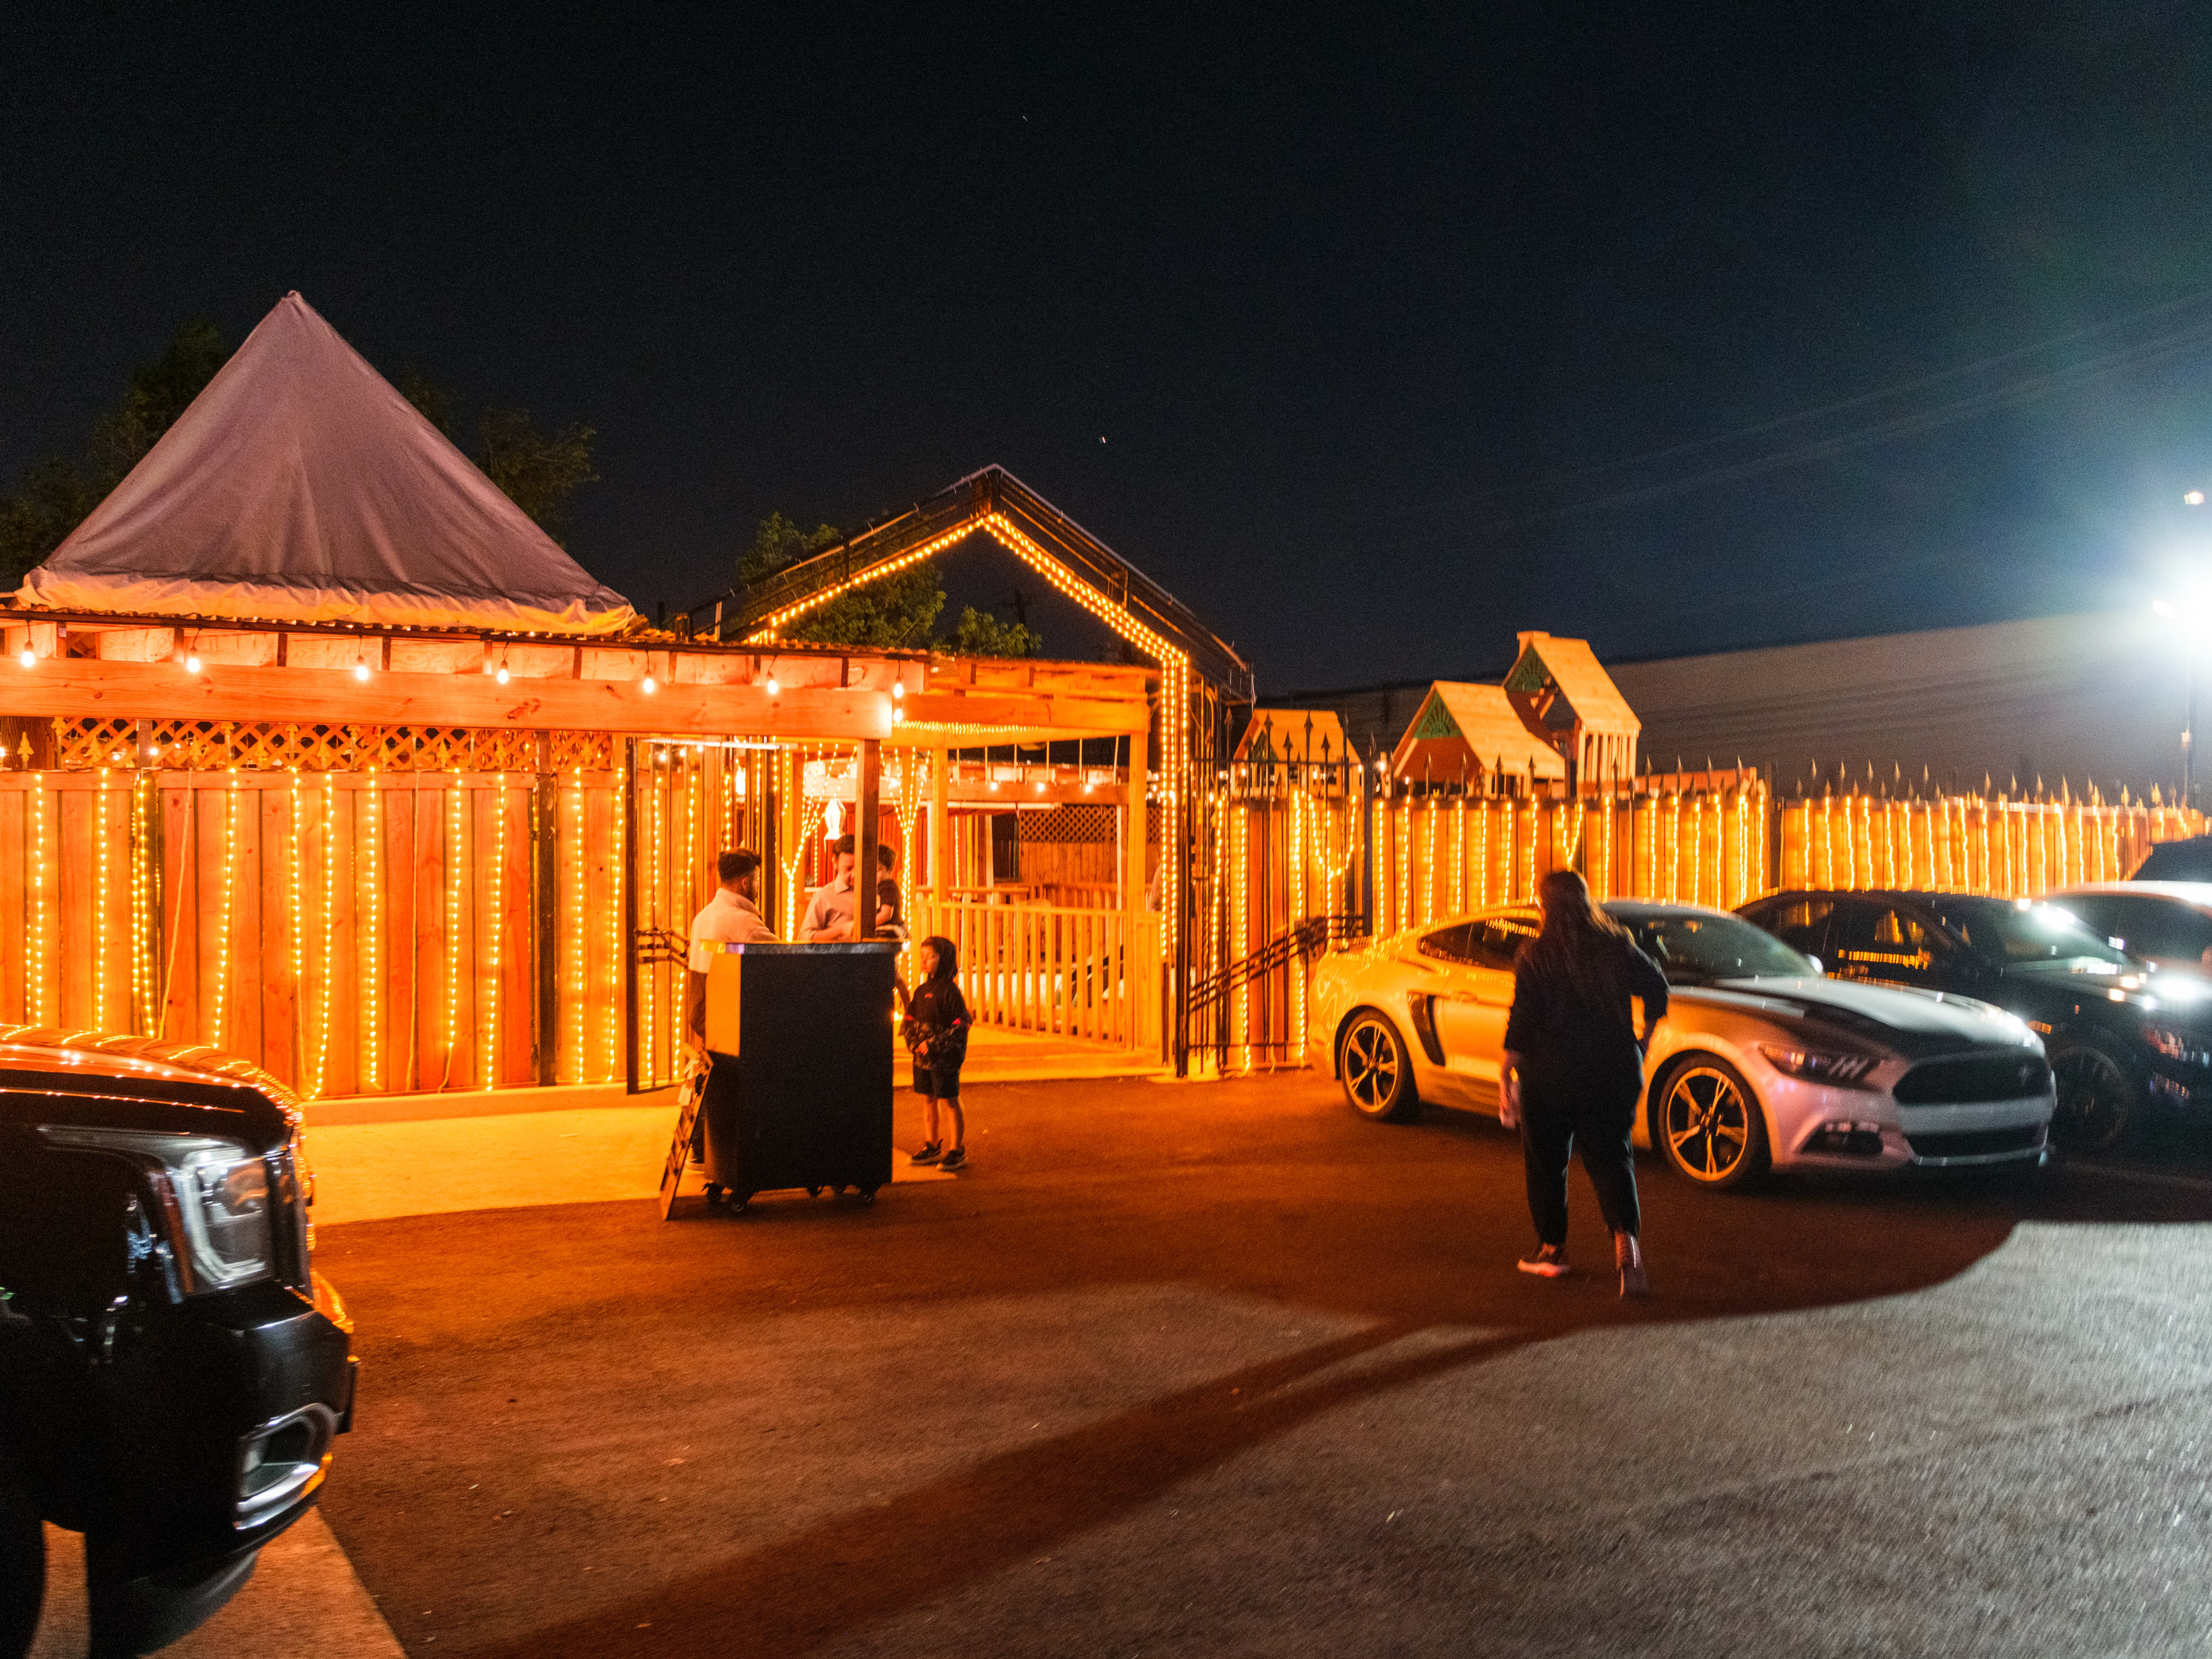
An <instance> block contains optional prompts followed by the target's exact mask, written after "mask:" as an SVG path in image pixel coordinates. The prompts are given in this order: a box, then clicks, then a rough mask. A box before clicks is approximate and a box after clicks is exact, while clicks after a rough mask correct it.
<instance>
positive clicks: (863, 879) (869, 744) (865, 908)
mask: <svg viewBox="0 0 2212 1659" xmlns="http://www.w3.org/2000/svg"><path fill="white" fill-rule="evenodd" d="M859 772H860V777H859V779H858V780H857V782H858V787H857V788H856V789H855V790H854V802H853V937H854V939H873V938H874V937H875V936H876V882H877V880H878V878H879V877H880V876H881V874H882V872H880V871H879V870H878V869H877V868H876V835H877V822H876V819H877V813H878V799H880V791H879V789H878V785H879V784H880V783H881V781H882V779H883V746H882V745H881V744H878V743H877V742H876V740H875V739H874V738H867V739H866V740H864V741H863V742H862V743H861V744H860V767H859Z"/></svg>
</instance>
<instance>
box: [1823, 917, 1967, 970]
mask: <svg viewBox="0 0 2212 1659" xmlns="http://www.w3.org/2000/svg"><path fill="white" fill-rule="evenodd" d="M1833 937H1834V939H1835V941H1836V948H1837V949H1838V951H1853V952H1856V953H1857V954H1858V955H1860V956H1863V957H1867V956H1871V957H1880V958H1881V959H1883V960H1891V959H1894V961H1895V963H1897V964H1898V965H1899V966H1905V965H1908V964H1911V965H1921V964H1923V963H1924V962H1925V961H1926V959H1927V958H1928V957H1930V956H1932V955H1933V954H1935V952H1936V951H1938V950H1940V949H1942V939H1941V938H1940V937H1939V936H1938V935H1937V934H1936V933H1934V932H1933V931H1932V930H1930V929H1929V928H1926V927H1922V926H1921V925H1920V923H1919V922H1918V921H1915V920H1914V919H1913V918H1912V917H1911V916H1910V915H1906V914H1905V912H1904V911H1902V910H1899V908H1896V906H1894V905H1889V904H1865V903H1857V902H1851V903H1844V904H1842V905H1838V907H1837V909H1836V923H1835V933H1834V935H1833Z"/></svg>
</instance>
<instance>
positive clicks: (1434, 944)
mask: <svg viewBox="0 0 2212 1659" xmlns="http://www.w3.org/2000/svg"><path fill="white" fill-rule="evenodd" d="M1474 927H1475V925H1474V923H1473V922H1471V921H1462V922H1458V923H1456V924H1455V925H1454V926H1452V927H1439V928H1437V931H1436V932H1435V933H1425V934H1424V935H1422V938H1421V942H1420V945H1419V946H1418V947H1417V948H1418V949H1419V951H1420V953H1421V954H1422V955H1423V956H1425V957H1433V958H1435V959H1436V960H1437V961H1438V962H1463V963H1465V962H1473V961H1474Z"/></svg>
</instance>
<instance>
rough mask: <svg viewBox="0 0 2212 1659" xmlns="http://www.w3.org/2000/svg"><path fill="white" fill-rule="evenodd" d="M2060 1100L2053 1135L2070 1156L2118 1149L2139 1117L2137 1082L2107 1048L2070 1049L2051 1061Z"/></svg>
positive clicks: (2053, 1115)
mask: <svg viewBox="0 0 2212 1659" xmlns="http://www.w3.org/2000/svg"><path fill="white" fill-rule="evenodd" d="M2051 1083H2052V1085H2053V1086H2054V1088H2055V1089H2056V1091H2057V1096H2058V1100H2057V1107H2056V1108H2055V1109H2053V1111H2052V1112H2051V1136H2052V1138H2053V1139H2056V1140H2057V1142H2058V1144H2059V1145H2060V1146H2063V1147H2065V1148H2066V1150H2067V1151H2069V1152H2108V1151H2110V1150H2111V1149H2112V1147H2114V1146H2118V1144H2119V1142H2120V1141H2121V1139H2123V1138H2124V1136H2125V1135H2126V1134H2127V1132H2128V1129H2129V1127H2130V1125H2131V1124H2132V1122H2133V1121H2134V1119H2135V1098H2136V1090H2135V1084H2134V1082H2133V1080H2132V1079H2130V1078H2129V1076H2128V1074H2127V1073H2126V1072H2124V1070H2122V1069H2121V1066H2120V1064H2119V1062H2118V1060H2114V1059H2113V1058H2112V1056H2111V1055H2110V1054H2106V1052H2105V1051H2104V1050H2103V1049H2101V1048H2087V1047H2083V1048H2069V1049H2066V1050H2065V1051H2064V1052H2063V1053H2062V1054H2059V1055H2058V1056H2057V1058H2056V1059H2055V1060H2052V1061H2051Z"/></svg>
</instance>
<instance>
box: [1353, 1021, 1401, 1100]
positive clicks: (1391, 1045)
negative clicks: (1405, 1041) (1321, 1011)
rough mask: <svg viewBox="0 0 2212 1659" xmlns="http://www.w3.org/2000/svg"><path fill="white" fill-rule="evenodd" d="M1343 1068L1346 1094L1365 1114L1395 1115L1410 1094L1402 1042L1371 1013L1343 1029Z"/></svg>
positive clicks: (1386, 1023) (1386, 1025)
mask: <svg viewBox="0 0 2212 1659" xmlns="http://www.w3.org/2000/svg"><path fill="white" fill-rule="evenodd" d="M1343 1072H1344V1092H1345V1094H1346V1097H1348V1098H1349V1099H1350V1100H1351V1102H1352V1105H1353V1106H1355V1107H1357V1108H1358V1109H1359V1111H1360V1112H1361V1113H1362V1114H1364V1115H1366V1116H1368V1117H1376V1118H1392V1117H1396V1116H1398V1115H1401V1113H1403V1112H1404V1111H1405V1110H1406V1109H1407V1104H1408V1103H1409V1102H1410V1101H1411V1099H1412V1097H1413V1079H1412V1078H1411V1077H1409V1076H1408V1075H1407V1066H1406V1052H1405V1048H1404V1046H1403V1045H1402V1044H1401V1042H1399V1040H1398V1034H1397V1032H1396V1031H1395V1030H1392V1029H1391V1027H1390V1025H1389V1023H1388V1022H1387V1021H1385V1020H1383V1019H1382V1018H1378V1017H1377V1016H1376V1015H1374V1014H1364V1015H1362V1016H1361V1017H1360V1018H1358V1019H1357V1020H1355V1021H1353V1022H1352V1029H1351V1030H1349V1031H1347V1032H1346V1033H1345V1038H1344V1060H1343Z"/></svg>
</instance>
